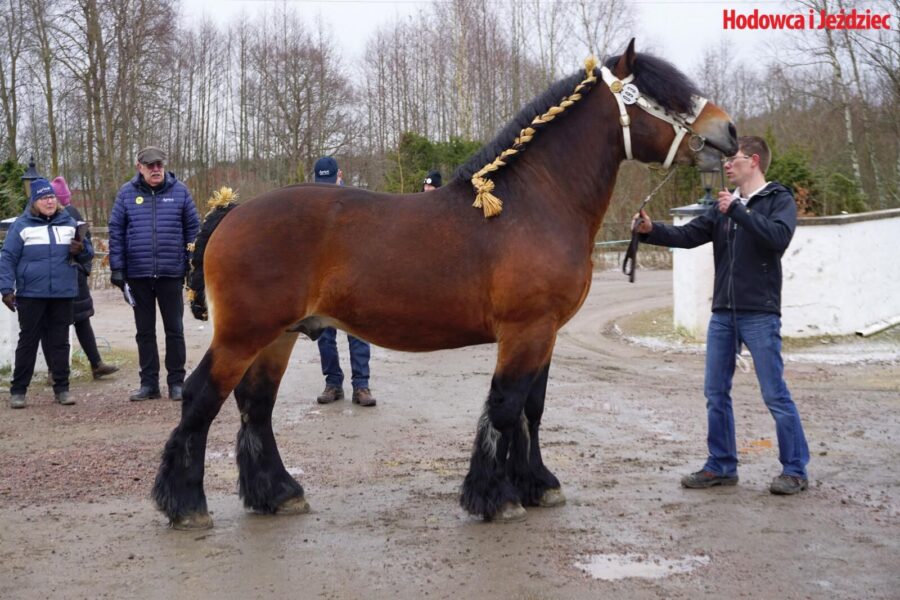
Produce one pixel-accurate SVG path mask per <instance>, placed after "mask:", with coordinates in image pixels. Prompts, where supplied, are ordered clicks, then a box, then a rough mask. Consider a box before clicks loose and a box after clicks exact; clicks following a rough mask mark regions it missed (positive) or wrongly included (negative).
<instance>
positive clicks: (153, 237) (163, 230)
mask: <svg viewBox="0 0 900 600" xmlns="http://www.w3.org/2000/svg"><path fill="white" fill-rule="evenodd" d="M199 230H200V218H199V217H198V216H197V208H196V207H195V206H194V200H193V199H192V198H191V193H190V192H189V191H188V189H187V187H186V186H185V185H184V184H183V183H181V182H180V181H178V179H176V178H175V174H174V173H171V172H169V173H166V178H165V181H164V182H163V184H162V185H161V186H160V187H159V189H156V190H154V189H153V188H151V187H150V186H149V185H148V184H147V182H146V181H144V178H143V177H141V175H140V173H138V174H137V175H135V177H134V179H132V180H131V181H129V182H128V183H126V184H125V185H123V186H122V187H121V189H119V193H118V194H117V195H116V202H115V204H114V205H113V210H112V215H111V216H110V218H109V268H110V270H112V271H124V273H125V277H128V278H138V277H184V275H185V273H187V270H188V262H189V260H190V253H189V252H188V250H187V245H188V244H189V243H191V242H193V241H194V238H195V237H197V232H198V231H199Z"/></svg>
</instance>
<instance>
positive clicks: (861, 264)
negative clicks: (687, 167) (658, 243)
mask: <svg viewBox="0 0 900 600" xmlns="http://www.w3.org/2000/svg"><path fill="white" fill-rule="evenodd" d="M685 208H686V209H689V208H690V207H685ZM685 212H686V211H683V210H682V209H676V210H675V211H673V215H675V224H676V225H683V224H684V223H686V222H688V221H689V220H690V219H691V218H693V216H692V215H690V214H685ZM898 247H900V209H893V210H884V211H875V212H869V213H862V214H856V215H840V216H834V217H816V218H812V219H800V221H799V224H798V226H797V230H796V231H795V233H794V239H793V240H792V241H791V245H790V247H788V249H787V252H785V254H784V257H783V258H782V261H781V264H782V268H783V272H784V287H783V289H782V295H781V303H782V307H781V308H782V334H783V335H785V336H790V337H809V336H819V335H848V334H852V333H854V332H856V331H858V330H860V329H863V328H865V327H868V326H870V325H873V324H875V323H878V322H880V321H887V320H889V319H892V318H896V317H898V316H900V249H898ZM713 270H714V267H713V261H712V245H711V244H706V245H704V246H701V247H699V248H694V249H692V250H681V249H676V250H674V257H673V268H672V277H673V286H674V289H673V293H674V298H675V299H674V321H675V326H676V327H680V328H683V329H684V330H685V331H687V332H688V333H690V334H691V335H693V336H694V337H696V338H698V339H703V338H705V337H706V326H707V323H708V321H709V313H710V308H711V306H712V288H713Z"/></svg>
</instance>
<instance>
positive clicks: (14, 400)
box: [9, 394, 26, 408]
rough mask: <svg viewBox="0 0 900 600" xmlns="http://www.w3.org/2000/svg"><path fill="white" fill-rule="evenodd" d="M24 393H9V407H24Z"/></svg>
mask: <svg viewBox="0 0 900 600" xmlns="http://www.w3.org/2000/svg"><path fill="white" fill-rule="evenodd" d="M25 404H26V403H25V394H10V396H9V407H10V408H25Z"/></svg>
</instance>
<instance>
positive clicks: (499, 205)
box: [472, 176, 503, 219]
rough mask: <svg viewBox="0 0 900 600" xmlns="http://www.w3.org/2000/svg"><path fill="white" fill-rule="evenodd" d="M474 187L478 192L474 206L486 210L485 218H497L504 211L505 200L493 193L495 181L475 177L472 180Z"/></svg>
mask: <svg viewBox="0 0 900 600" xmlns="http://www.w3.org/2000/svg"><path fill="white" fill-rule="evenodd" d="M472 185H473V186H474V187H475V190H476V191H477V192H478V195H477V196H475V202H473V203H472V206H474V207H475V208H480V209H482V210H484V216H485V218H487V219H490V218H491V217H496V216H497V215H499V214H500V213H501V212H502V211H503V200H501V199H500V198H498V197H497V196H495V195H493V194H492V193H491V192H493V191H494V182H493V181H491V180H490V179H484V178H483V177H478V176H475V177H473V178H472Z"/></svg>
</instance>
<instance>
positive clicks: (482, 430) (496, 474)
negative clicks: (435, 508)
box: [460, 324, 556, 521]
mask: <svg viewBox="0 0 900 600" xmlns="http://www.w3.org/2000/svg"><path fill="white" fill-rule="evenodd" d="M555 334H556V330H555V328H551V327H550V326H549V325H547V324H543V326H535V325H532V326H531V327H530V328H529V329H519V328H516V329H512V328H505V329H504V331H503V332H502V334H501V335H500V340H501V341H500V347H499V353H498V358H497V370H496V371H495V373H494V377H493V379H492V380H491V390H490V392H489V393H488V399H487V402H486V403H485V407H484V412H483V413H482V415H481V418H480V419H479V421H478V430H477V433H476V436H475V445H474V448H473V450H472V458H471V461H470V463H469V473H468V474H467V475H466V478H465V480H464V481H463V486H462V494H461V495H460V504H461V505H462V507H463V508H465V509H466V510H468V511H469V512H470V513H472V514H476V515H481V516H482V517H483V518H484V519H485V520H488V521H490V520H495V519H496V520H499V521H513V520H519V519H522V518H524V517H525V511H524V509H523V508H522V506H521V501H522V498H521V497H520V491H519V489H518V488H517V487H516V486H515V485H514V484H513V482H512V480H511V479H510V477H509V473H510V472H511V471H514V470H515V469H513V468H512V466H511V465H509V461H510V460H515V459H516V454H515V453H514V452H513V453H512V454H511V453H510V451H511V447H512V444H513V443H514V440H515V436H516V429H517V428H521V427H522V422H523V411H524V407H525V403H526V400H527V399H528V396H529V393H530V392H531V389H532V388H533V387H534V384H535V382H536V381H538V380H539V378H540V377H541V376H542V374H543V375H545V371H546V368H545V367H546V365H547V364H548V363H549V360H550V353H551V352H552V349H553V342H554V340H555V337H556V336H555Z"/></svg>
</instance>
